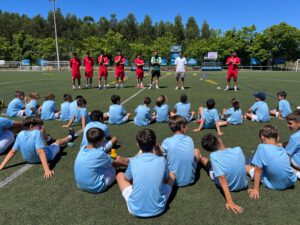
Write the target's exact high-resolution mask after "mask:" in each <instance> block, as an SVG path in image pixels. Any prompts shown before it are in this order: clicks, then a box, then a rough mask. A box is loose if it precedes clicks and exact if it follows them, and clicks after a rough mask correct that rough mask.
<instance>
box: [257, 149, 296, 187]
mask: <svg viewBox="0 0 300 225" xmlns="http://www.w3.org/2000/svg"><path fill="white" fill-rule="evenodd" d="M252 164H253V165H255V166H257V167H259V168H262V181H263V184H264V185H265V186H266V187H267V188H270V189H274V190H283V189H286V188H289V187H291V186H293V185H294V184H295V182H296V181H297V177H296V175H295V174H294V171H293V169H292V167H291V165H290V159H289V156H288V155H287V153H286V151H285V149H284V148H283V147H279V146H275V145H270V144H260V145H259V146H258V148H257V150H256V153H255V155H254V157H253V160H252Z"/></svg>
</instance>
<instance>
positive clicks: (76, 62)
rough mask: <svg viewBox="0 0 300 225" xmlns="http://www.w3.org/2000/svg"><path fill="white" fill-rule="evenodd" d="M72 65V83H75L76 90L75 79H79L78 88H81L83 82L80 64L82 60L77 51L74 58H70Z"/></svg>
mask: <svg viewBox="0 0 300 225" xmlns="http://www.w3.org/2000/svg"><path fill="white" fill-rule="evenodd" d="M69 64H70V67H71V69H72V84H73V90H75V88H76V87H75V81H76V80H77V83H78V88H79V89H81V87H80V84H81V74H80V66H81V62H80V59H79V58H78V56H77V53H76V52H74V53H73V58H72V59H70V62H69Z"/></svg>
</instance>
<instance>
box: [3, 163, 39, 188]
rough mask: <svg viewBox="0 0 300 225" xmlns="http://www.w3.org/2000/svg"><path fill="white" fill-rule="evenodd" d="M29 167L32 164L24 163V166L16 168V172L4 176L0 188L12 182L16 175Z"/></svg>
mask: <svg viewBox="0 0 300 225" xmlns="http://www.w3.org/2000/svg"><path fill="white" fill-rule="evenodd" d="M31 167H33V165H32V164H26V165H25V166H23V167H21V168H20V169H18V170H17V171H16V172H14V173H13V174H11V175H10V176H8V177H6V178H5V179H4V180H3V181H1V182H0V188H3V187H4V186H6V185H7V184H8V183H10V182H12V181H13V180H14V179H16V178H17V177H18V176H20V175H22V174H23V173H24V172H26V171H27V170H29V169H30V168H31Z"/></svg>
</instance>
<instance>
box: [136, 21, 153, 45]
mask: <svg viewBox="0 0 300 225" xmlns="http://www.w3.org/2000/svg"><path fill="white" fill-rule="evenodd" d="M153 38H154V28H153V26H152V20H151V18H150V16H148V15H146V16H145V18H144V21H143V23H141V24H140V27H139V39H140V40H141V41H142V42H144V43H145V44H150V43H151V41H152V39H153Z"/></svg>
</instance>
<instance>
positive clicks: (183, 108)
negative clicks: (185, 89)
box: [170, 94, 195, 123]
mask: <svg viewBox="0 0 300 225" xmlns="http://www.w3.org/2000/svg"><path fill="white" fill-rule="evenodd" d="M187 100H188V97H187V95H186V94H181V96H180V102H178V103H176V105H175V106H174V109H173V112H171V114H170V115H171V116H175V115H179V116H182V117H183V118H185V119H186V121H187V122H188V123H189V122H191V121H192V120H193V117H194V115H195V112H194V111H192V112H191V111H190V110H191V104H190V103H189V102H188V101H187Z"/></svg>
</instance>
